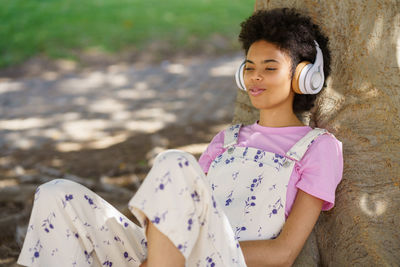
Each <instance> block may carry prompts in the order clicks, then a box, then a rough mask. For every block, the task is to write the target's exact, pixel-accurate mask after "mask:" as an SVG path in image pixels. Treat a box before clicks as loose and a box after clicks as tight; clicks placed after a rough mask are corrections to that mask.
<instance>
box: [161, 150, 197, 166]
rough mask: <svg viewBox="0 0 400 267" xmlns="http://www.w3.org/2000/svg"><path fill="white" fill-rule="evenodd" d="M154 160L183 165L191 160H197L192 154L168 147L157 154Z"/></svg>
mask: <svg viewBox="0 0 400 267" xmlns="http://www.w3.org/2000/svg"><path fill="white" fill-rule="evenodd" d="M154 162H156V163H161V162H168V163H176V164H178V165H179V166H184V165H186V166H187V165H188V164H190V163H192V162H197V160H196V158H195V157H194V156H193V155H192V154H190V153H188V152H185V151H182V150H178V149H168V150H165V151H163V152H161V153H160V154H158V155H157V157H156V158H155V161H154Z"/></svg>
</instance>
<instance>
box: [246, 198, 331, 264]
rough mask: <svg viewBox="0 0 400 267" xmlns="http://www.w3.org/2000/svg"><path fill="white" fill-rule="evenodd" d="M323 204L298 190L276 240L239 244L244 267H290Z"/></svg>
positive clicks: (321, 201)
mask: <svg viewBox="0 0 400 267" xmlns="http://www.w3.org/2000/svg"><path fill="white" fill-rule="evenodd" d="M323 203H324V201H323V200H321V199H319V198H316V197H314V196H312V195H309V194H307V193H305V192H304V191H302V190H298V191H297V196H296V200H295V201H294V203H293V206H292V210H291V212H290V214H289V216H288V218H287V220H286V222H285V224H284V226H283V228H282V232H281V233H280V235H279V236H278V237H277V238H276V239H271V240H255V241H243V242H240V246H241V249H242V251H243V254H244V257H245V260H246V264H247V266H249V267H256V266H291V265H292V264H293V262H294V261H295V259H296V257H297V256H298V255H299V253H300V251H301V249H302V248H303V246H304V243H305V242H306V240H307V238H308V236H309V235H310V233H311V231H312V229H313V227H314V225H315V223H316V222H317V219H318V216H319V214H320V212H321V209H322V204H323Z"/></svg>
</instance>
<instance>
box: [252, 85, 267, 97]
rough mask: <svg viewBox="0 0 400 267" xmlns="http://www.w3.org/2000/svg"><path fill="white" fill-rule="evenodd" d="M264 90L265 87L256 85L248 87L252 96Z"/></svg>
mask: <svg viewBox="0 0 400 267" xmlns="http://www.w3.org/2000/svg"><path fill="white" fill-rule="evenodd" d="M264 91H265V89H263V88H257V87H253V88H250V89H249V93H250V94H251V95H252V96H258V95H260V94H261V93H262V92H264Z"/></svg>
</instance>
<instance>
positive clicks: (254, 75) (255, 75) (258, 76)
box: [250, 70, 263, 81]
mask: <svg viewBox="0 0 400 267" xmlns="http://www.w3.org/2000/svg"><path fill="white" fill-rule="evenodd" d="M250 79H251V80H252V81H261V80H262V79H263V77H262V75H261V73H260V72H258V71H256V70H255V71H254V72H253V73H252V74H251V77H250Z"/></svg>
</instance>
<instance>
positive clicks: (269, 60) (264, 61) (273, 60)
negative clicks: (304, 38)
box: [246, 59, 279, 64]
mask: <svg viewBox="0 0 400 267" xmlns="http://www.w3.org/2000/svg"><path fill="white" fill-rule="evenodd" d="M246 62H249V63H251V64H254V62H253V61H251V60H250V59H246ZM268 62H276V63H279V62H278V61H277V60H275V59H266V60H263V61H262V62H261V63H264V64H266V63H268Z"/></svg>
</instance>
